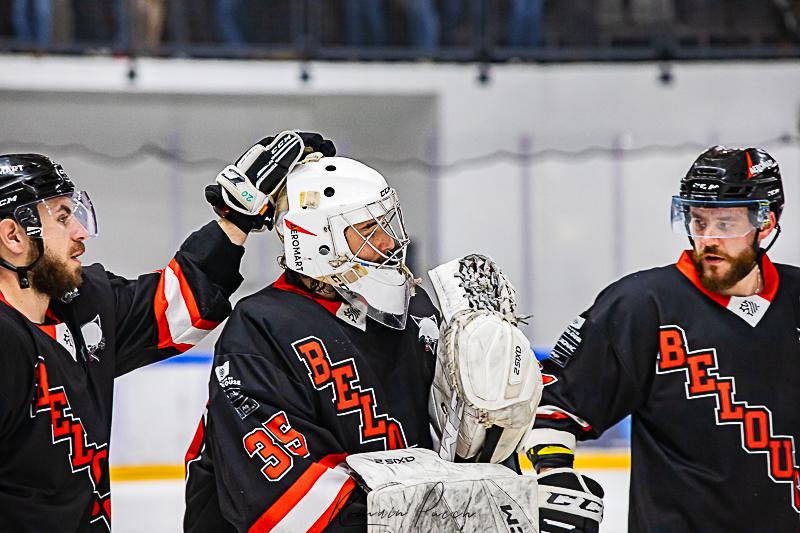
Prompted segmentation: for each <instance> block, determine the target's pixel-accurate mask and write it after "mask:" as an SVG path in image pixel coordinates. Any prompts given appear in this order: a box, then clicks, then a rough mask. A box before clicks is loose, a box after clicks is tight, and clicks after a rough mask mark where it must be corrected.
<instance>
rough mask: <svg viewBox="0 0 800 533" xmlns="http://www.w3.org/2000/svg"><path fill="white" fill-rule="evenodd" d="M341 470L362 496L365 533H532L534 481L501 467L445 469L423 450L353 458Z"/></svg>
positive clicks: (455, 466)
mask: <svg viewBox="0 0 800 533" xmlns="http://www.w3.org/2000/svg"><path fill="white" fill-rule="evenodd" d="M347 465H348V466H349V467H350V468H351V470H353V477H355V478H356V480H357V481H358V482H359V484H361V485H362V486H363V487H365V489H366V490H367V518H368V520H367V522H368V524H369V525H368V529H367V531H368V532H369V533H373V532H374V533H377V532H386V531H460V532H462V533H479V532H480V533H483V532H484V531H497V532H503V533H535V532H536V524H537V516H536V512H537V506H536V495H537V493H536V478H535V477H533V476H521V475H518V474H516V473H515V472H514V471H512V470H509V469H508V468H506V467H504V466H502V465H494V464H480V463H451V462H448V461H445V460H443V459H441V458H440V457H439V456H438V455H437V454H436V452H434V451H431V450H426V449H423V448H403V449H398V450H389V451H385V452H369V453H357V454H354V455H349V456H348V457H347Z"/></svg>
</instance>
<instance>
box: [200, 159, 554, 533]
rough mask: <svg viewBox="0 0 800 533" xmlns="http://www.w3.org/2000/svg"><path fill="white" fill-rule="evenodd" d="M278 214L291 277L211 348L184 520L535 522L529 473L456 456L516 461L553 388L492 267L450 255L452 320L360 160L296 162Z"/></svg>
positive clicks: (503, 527) (246, 302) (385, 526)
mask: <svg viewBox="0 0 800 533" xmlns="http://www.w3.org/2000/svg"><path fill="white" fill-rule="evenodd" d="M275 222H276V223H275V228H276V231H278V232H279V235H280V237H281V239H282V240H283V244H284V254H285V255H284V256H283V261H284V267H285V272H284V273H283V274H282V275H281V277H280V278H279V279H278V280H277V281H276V282H275V283H273V284H272V285H270V286H269V287H266V288H264V289H262V290H261V291H259V292H257V293H255V294H253V295H251V296H249V297H247V298H245V299H243V300H242V301H240V302H239V304H237V306H236V308H235V309H234V311H233V313H232V315H231V318H230V319H229V321H228V323H227V325H226V326H225V328H224V330H223V332H222V335H221V337H220V339H219V341H218V343H217V345H216V349H215V357H214V364H213V372H212V376H211V380H210V384H209V392H210V397H209V404H208V409H207V412H206V414H205V415H204V416H203V419H202V420H201V423H200V426H199V428H198V431H197V434H196V435H195V438H194V440H193V442H192V443H191V446H190V448H189V451H188V452H187V456H186V462H187V466H186V468H187V470H186V476H187V487H186V515H185V518H184V528H185V530H186V531H189V532H198V531H202V532H215V533H217V532H226V531H284V532H300V531H323V530H324V531H367V530H368V528H369V529H370V530H376V531H405V530H409V527H410V526H409V523H408V522H409V521H414V528H415V529H414V530H421V531H424V530H438V531H446V530H452V529H454V528H456V529H457V528H460V529H461V530H462V531H485V530H486V528H487V527H488V528H489V529H495V527H494V526H493V525H492V524H496V526H497V527H496V529H497V530H498V531H518V532H524V531H530V532H533V531H535V530H536V505H535V498H536V485H535V478H534V477H533V476H520V475H518V474H517V473H516V472H514V471H512V470H510V469H509V468H506V467H505V466H502V465H499V464H476V463H470V464H468V465H462V464H457V463H455V462H451V461H450V460H451V459H454V458H455V456H456V455H459V456H460V457H461V458H462V460H471V461H474V460H475V458H477V457H478V456H479V455H480V458H482V459H484V460H485V461H486V462H487V463H488V462H490V461H491V462H494V463H497V462H500V461H502V460H504V459H506V458H508V457H509V456H511V455H512V454H513V453H514V452H515V451H516V450H517V449H518V448H519V446H520V442H521V440H522V439H523V437H524V435H525V434H526V432H528V431H529V429H530V425H531V420H532V417H533V413H534V410H535V407H536V405H537V403H538V397H539V395H540V393H541V376H540V375H539V373H538V368H537V365H536V364H535V362H534V360H533V358H532V357H531V352H530V344H529V343H528V341H527V339H526V338H525V337H524V335H522V333H521V332H519V330H517V329H516V327H515V326H514V323H515V322H516V317H515V316H514V307H513V288H511V287H510V284H509V283H507V281H506V280H505V277H504V276H502V273H500V272H499V270H498V269H497V267H496V266H495V265H494V263H492V262H491V261H490V260H488V259H487V258H485V257H482V256H469V257H467V258H463V259H462V260H460V261H454V262H451V263H448V264H446V265H443V266H442V267H439V269H437V270H436V273H435V274H432V277H433V278H434V282H435V284H436V285H437V291H438V292H439V297H440V300H442V299H443V312H442V314H440V313H439V312H438V311H437V309H436V308H435V307H434V305H433V304H432V303H431V300H430V298H429V297H428V295H427V294H426V293H425V291H423V290H422V289H421V288H420V287H418V286H417V283H418V281H419V280H415V278H414V277H413V275H412V274H411V272H410V271H409V269H408V267H407V266H406V263H405V253H406V250H407V247H408V244H409V238H408V236H407V235H406V230H405V225H404V221H403V217H402V213H401V210H400V205H399V202H398V198H397V194H396V192H395V191H394V189H392V188H391V187H390V186H389V185H388V184H387V183H386V180H385V179H384V178H383V176H382V175H381V174H380V173H378V172H377V171H375V170H374V169H372V168H370V167H368V166H366V165H364V164H362V163H360V162H358V161H355V160H353V159H348V158H342V157H323V158H309V159H307V160H305V161H304V162H301V163H300V164H298V165H297V167H296V168H295V169H294V170H292V171H291V172H290V174H289V175H288V177H287V181H286V190H285V191H284V192H283V193H282V194H281V195H280V196H279V199H278V201H277V204H276V219H275ZM443 322H445V323H448V324H451V325H452V327H450V329H447V328H445V329H443V331H444V332H446V336H447V338H446V339H445V338H443V339H442V341H441V342H439V331H440V326H441V325H442V323H443ZM476 339H477V340H476ZM442 344H447V345H448V346H450V347H453V348H452V349H451V348H447V349H443V348H442ZM437 345H438V349H437ZM437 352H439V358H438V359H437ZM478 352H481V353H482V355H483V357H478V355H479V353H478ZM443 354H448V356H444V355H443ZM515 354H516V357H515ZM492 375H498V376H499V378H498V379H495V380H492V379H491V376H492ZM432 384H433V385H434V386H433V390H434V393H432V392H431V391H432ZM495 385H497V386H496V387H495ZM431 420H433V422H434V425H435V427H436V431H434V432H433V433H432V431H431ZM487 426H491V428H490V429H487ZM490 441H491V443H490ZM484 443H487V446H484V445H483V444H484ZM454 502H456V503H454ZM376 528H377V529H376ZM515 528H516V529H515Z"/></svg>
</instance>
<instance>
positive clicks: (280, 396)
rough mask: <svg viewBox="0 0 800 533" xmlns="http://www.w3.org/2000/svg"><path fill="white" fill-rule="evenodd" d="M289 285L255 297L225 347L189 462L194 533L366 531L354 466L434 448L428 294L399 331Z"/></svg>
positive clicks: (239, 313)
mask: <svg viewBox="0 0 800 533" xmlns="http://www.w3.org/2000/svg"><path fill="white" fill-rule="evenodd" d="M287 275H288V276H290V278H289V279H291V276H292V275H293V274H292V273H291V272H289V273H288V274H284V275H283V276H281V278H280V279H279V280H278V281H276V282H275V283H274V284H273V285H271V286H269V287H267V288H265V289H263V290H261V291H259V292H257V293H256V294H254V295H252V296H249V297H247V298H245V299H243V300H242V301H241V302H240V303H239V304H238V305H237V306H236V308H235V309H234V311H233V313H232V315H231V318H230V320H229V321H228V323H227V324H226V326H225V328H224V330H223V332H222V335H221V336H220V339H219V341H218V343H217V346H216V350H215V352H216V355H215V356H214V364H213V369H212V376H211V380H210V385H209V394H210V397H209V404H208V409H207V412H206V414H205V415H204V417H203V420H201V423H200V426H199V428H198V431H197V434H196V436H195V439H194V441H193V442H192V444H191V446H190V449H189V451H188V452H187V456H186V461H187V474H186V475H187V488H186V514H185V517H184V529H185V531H188V532H212V531H213V532H215V533H218V532H225V531H248V530H249V531H268V530H273V529H274V530H275V531H323V530H324V531H365V530H366V523H367V522H366V497H365V494H364V493H363V491H361V489H359V488H357V487H356V485H355V483H354V480H353V479H352V478H351V477H349V475H348V474H347V470H346V468H345V464H344V459H345V457H346V456H347V455H348V454H352V453H360V452H370V451H380V450H388V449H395V448H405V447H411V446H420V447H424V448H431V447H432V440H431V433H430V424H429V420H428V409H427V401H428V394H429V389H430V385H431V382H432V380H433V370H434V363H435V357H434V353H435V343H436V339H437V338H438V334H437V332H438V327H437V324H438V321H439V320H438V313H437V311H436V308H435V307H434V306H433V304H432V303H431V301H430V299H429V298H428V296H427V294H425V292H424V291H423V290H422V289H420V288H418V289H417V293H416V295H415V296H413V297H412V298H411V301H410V306H409V317H408V318H409V320H408V321H407V324H406V327H405V329H403V330H397V329H392V328H389V327H386V326H384V325H383V324H380V323H378V322H375V321H373V320H372V319H367V317H366V315H365V314H364V313H363V311H362V310H360V309H358V308H356V307H353V306H351V305H350V304H348V303H346V302H343V301H331V300H325V299H321V298H318V297H315V295H313V294H311V293H309V292H307V291H306V290H305V289H303V288H301V287H300V285H299V284H298V283H297V282H295V283H292V282H290V281H288V280H287ZM293 281H294V280H293Z"/></svg>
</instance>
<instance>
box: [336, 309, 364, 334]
mask: <svg viewBox="0 0 800 533" xmlns="http://www.w3.org/2000/svg"><path fill="white" fill-rule="evenodd" d="M336 316H337V317H338V318H340V319H342V320H344V321H345V322H347V323H348V324H350V325H351V326H355V327H357V328H358V329H360V330H361V331H366V330H367V307H366V306H365V305H363V304H360V303H359V302H357V303H356V304H355V305H353V304H350V303H348V302H342V305H340V306H339V309H337V310H336Z"/></svg>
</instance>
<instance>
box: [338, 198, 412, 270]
mask: <svg viewBox="0 0 800 533" xmlns="http://www.w3.org/2000/svg"><path fill="white" fill-rule="evenodd" d="M365 223H366V224H365ZM328 226H329V227H330V228H331V231H332V232H337V233H334V235H335V237H334V239H333V247H334V249H333V252H334V255H335V258H338V260H341V258H346V260H348V261H353V262H356V263H358V264H361V265H363V266H369V267H374V268H378V269H398V268H404V267H405V257H406V250H407V249H408V245H409V243H410V239H409V238H408V234H407V233H406V226H405V221H404V220H403V212H402V211H401V209H400V202H399V200H398V198H397V192H396V191H395V190H394V189H392V190H391V191H390V192H389V194H387V195H386V196H384V197H383V198H381V199H380V200H377V201H375V202H372V203H369V204H367V205H365V206H364V207H359V208H355V209H351V210H350V211H345V212H343V213H341V214H339V215H334V216H331V217H328ZM357 226H362V228H361V229H359V228H358V227H357ZM348 228H351V229H352V230H353V231H354V232H355V234H356V235H357V236H358V241H360V245H359V246H358V248H357V249H356V250H352V249H351V246H350V244H348V242H347V238H346V236H345V231H346V230H347V229H348ZM365 230H366V231H365ZM378 232H383V233H385V234H386V236H388V237H389V238H390V239H391V240H392V246H391V247H390V248H385V249H383V250H381V249H380V248H379V247H378V246H376V245H375V241H376V236H377V235H378ZM367 250H369V251H372V252H374V255H377V258H378V259H377V260H369V259H366V258H365V257H364V256H365V254H364V252H365V251H367ZM336 260H337V259H334V261H336Z"/></svg>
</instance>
